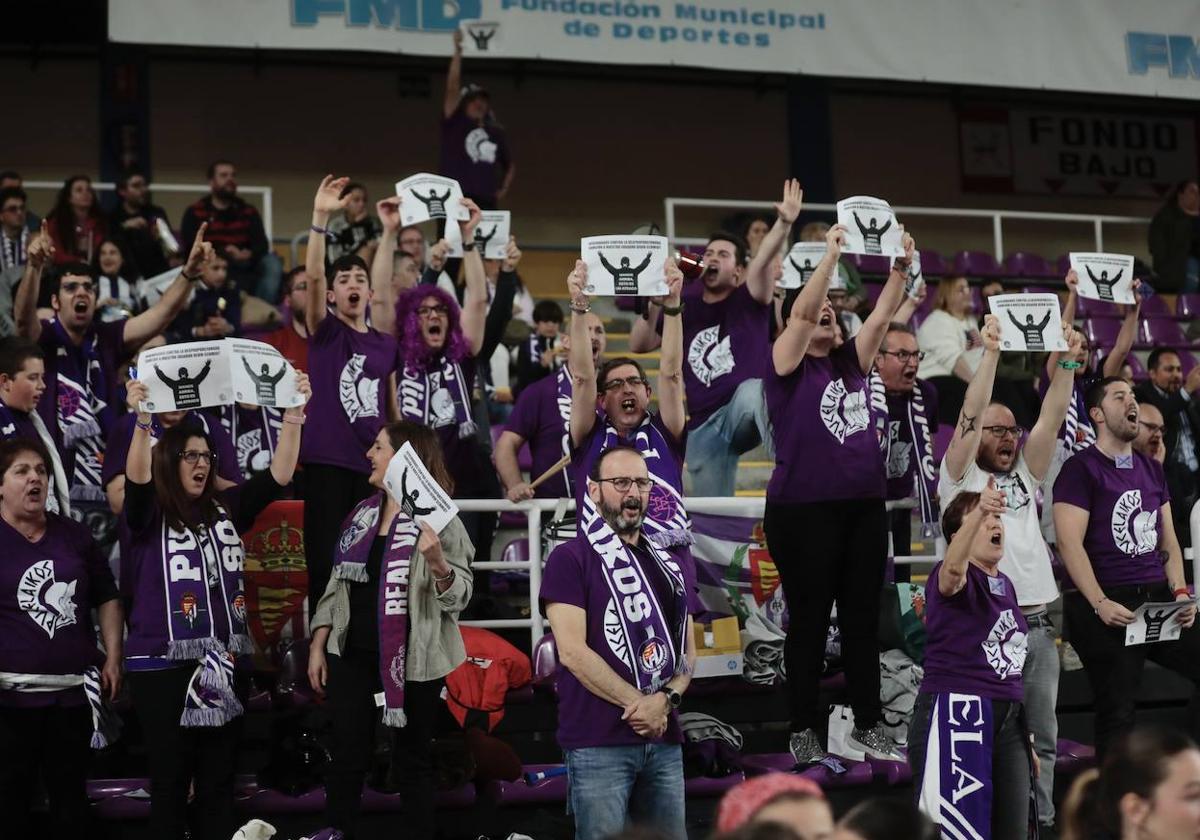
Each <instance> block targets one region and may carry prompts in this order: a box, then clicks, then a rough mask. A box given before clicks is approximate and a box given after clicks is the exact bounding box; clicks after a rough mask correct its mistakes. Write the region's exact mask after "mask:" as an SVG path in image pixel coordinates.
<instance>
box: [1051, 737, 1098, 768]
mask: <svg viewBox="0 0 1200 840" xmlns="http://www.w3.org/2000/svg"><path fill="white" fill-rule="evenodd" d="M1095 766H1096V748H1095V747H1093V746H1091V745H1090V744H1080V743H1078V742H1077V741H1068V740H1067V739H1066V738H1059V739H1058V750H1057V752H1056V754H1055V758H1054V773H1055V775H1056V776H1063V777H1066V776H1075V775H1077V774H1079V773H1080V772H1082V771H1084V770H1087V769H1089V768H1091V767H1095Z"/></svg>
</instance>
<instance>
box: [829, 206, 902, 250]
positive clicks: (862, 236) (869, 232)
mask: <svg viewBox="0 0 1200 840" xmlns="http://www.w3.org/2000/svg"><path fill="white" fill-rule="evenodd" d="M837 214H838V224H839V225H841V226H843V227H844V228H845V230H846V239H845V246H844V248H845V251H846V253H849V254H879V255H883V256H888V257H903V256H904V244H903V242H902V240H901V228H900V226H899V224H898V223H897V222H896V216H895V214H894V213H893V212H892V207H891V205H890V204H888V203H887V202H886V201H884V200H883V199H882V198H874V197H872V196H869V195H855V196H851V197H850V198H844V199H842V200H841V201H839V202H838V203H837Z"/></svg>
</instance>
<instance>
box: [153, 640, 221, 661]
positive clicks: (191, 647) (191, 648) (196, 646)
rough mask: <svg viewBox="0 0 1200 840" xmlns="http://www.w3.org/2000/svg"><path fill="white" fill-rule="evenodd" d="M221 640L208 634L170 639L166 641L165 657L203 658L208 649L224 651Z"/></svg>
mask: <svg viewBox="0 0 1200 840" xmlns="http://www.w3.org/2000/svg"><path fill="white" fill-rule="evenodd" d="M224 650H225V646H224V645H223V644H221V640H220V639H217V638H214V637H212V636H208V637H206V638H202V639H172V640H171V641H170V642H168V643H167V659H183V660H187V659H203V658H204V654H206V653H208V652H209V651H218V652H224Z"/></svg>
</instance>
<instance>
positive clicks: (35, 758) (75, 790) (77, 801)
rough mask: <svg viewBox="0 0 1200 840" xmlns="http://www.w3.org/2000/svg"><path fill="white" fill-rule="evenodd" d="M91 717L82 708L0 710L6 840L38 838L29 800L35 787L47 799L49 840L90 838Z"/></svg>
mask: <svg viewBox="0 0 1200 840" xmlns="http://www.w3.org/2000/svg"><path fill="white" fill-rule="evenodd" d="M91 737H92V714H91V711H90V710H89V709H88V707H87V706H86V705H82V706H67V707H63V706H43V707H41V708H36V709H26V708H18V707H12V706H0V809H3V810H2V813H3V816H2V817H0V819H2V820H3V822H4V829H3V830H2V831H0V835H3V836H5V837H38V836H42V835H41V833H40V832H35V831H34V819H33V798H34V796H35V795H36V794H37V792H38V783H39V782H41V783H42V784H43V785H44V786H45V789H46V794H47V796H48V797H49V800H50V814H49V817H48V821H47V827H48V828H49V829H50V833H49V835H48V836H49V837H50V838H52V840H76V838H78V837H87V836H91V832H92V820H91V812H90V810H89V808H88V801H87V791H86V788H85V783H86V780H87V771H88V765H89V764H90V762H91V754H92V749H91Z"/></svg>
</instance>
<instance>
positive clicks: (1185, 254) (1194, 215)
mask: <svg viewBox="0 0 1200 840" xmlns="http://www.w3.org/2000/svg"><path fill="white" fill-rule="evenodd" d="M1149 245H1150V256H1151V258H1152V259H1153V260H1154V273H1155V274H1157V275H1158V279H1157V280H1156V281H1155V286H1157V287H1158V291H1160V292H1168V293H1173V292H1196V291H1200V185H1197V183H1196V181H1194V180H1193V181H1184V182H1182V183H1180V184H1179V185H1178V186H1177V187H1176V188H1175V190H1174V191H1173V192H1172V193H1171V195H1170V196H1169V197H1168V198H1167V200H1166V203H1165V204H1163V206H1162V207H1161V208H1160V209H1159V211H1158V212H1157V213H1155V214H1154V218H1153V219H1152V220H1151V221H1150V233H1149Z"/></svg>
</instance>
